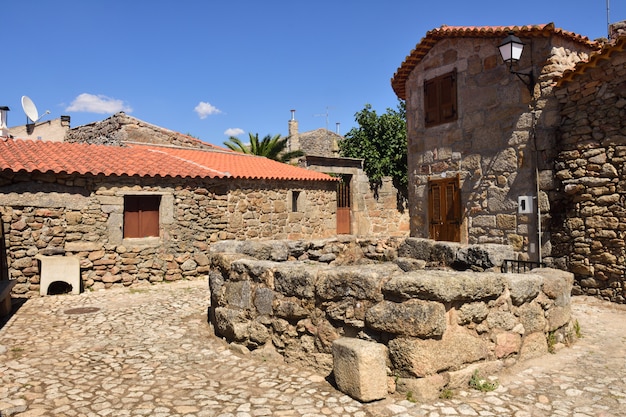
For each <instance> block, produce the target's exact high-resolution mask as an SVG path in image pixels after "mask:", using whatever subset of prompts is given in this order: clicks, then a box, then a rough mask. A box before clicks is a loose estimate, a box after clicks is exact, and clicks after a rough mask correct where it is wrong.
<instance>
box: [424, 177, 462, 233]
mask: <svg viewBox="0 0 626 417" xmlns="http://www.w3.org/2000/svg"><path fill="white" fill-rule="evenodd" d="M428 188H429V190H428V208H429V210H428V211H429V214H428V216H429V223H430V238H431V239H434V240H443V241H449V242H460V241H461V191H460V188H459V177H458V176H457V177H455V178H443V179H438V180H430V181H429V187H428Z"/></svg>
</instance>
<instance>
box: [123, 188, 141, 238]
mask: <svg viewBox="0 0 626 417" xmlns="http://www.w3.org/2000/svg"><path fill="white" fill-rule="evenodd" d="M124 237H125V238H126V237H131V238H132V237H140V234H139V201H138V200H137V199H134V198H126V199H124Z"/></svg>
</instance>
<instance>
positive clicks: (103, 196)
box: [0, 173, 336, 296]
mask: <svg viewBox="0 0 626 417" xmlns="http://www.w3.org/2000/svg"><path fill="white" fill-rule="evenodd" d="M294 190H296V191H299V192H300V194H299V195H300V196H299V207H298V210H297V211H294V210H293V208H292V206H291V193H292V192H293V191H294ZM137 194H151V195H159V196H161V204H160V209H159V211H160V212H159V217H160V236H159V237H158V238H157V237H155V238H145V239H124V238H123V232H122V230H123V211H124V196H125V195H137ZM335 210H336V195H335V184H333V183H302V182H287V181H274V182H273V181H241V180H239V181H236V182H233V181H230V180H227V181H224V180H207V181H199V180H188V179H187V180H182V179H158V180H156V179H137V178H105V177H78V176H72V175H57V176H55V175H51V174H32V175H30V174H25V173H19V174H6V173H5V174H1V175H0V215H1V217H2V223H3V227H4V234H5V240H6V247H7V255H8V264H9V274H10V276H11V278H13V279H17V281H18V283H17V285H16V286H15V287H14V288H13V294H14V295H18V296H20V295H21V296H34V295H37V294H38V291H39V265H38V262H37V261H36V259H35V258H34V256H35V255H37V254H39V253H43V254H46V253H59V252H60V253H65V254H68V255H76V256H78V257H79V258H80V266H81V276H82V283H83V286H84V288H86V289H99V288H106V287H111V286H117V285H132V284H134V283H138V282H157V281H172V280H179V279H184V278H186V277H198V276H206V274H207V273H208V270H209V263H208V258H207V255H206V252H207V250H208V248H209V246H210V245H211V243H213V242H217V241H219V240H222V239H252V240H254V239H268V238H280V239H290V238H298V237H302V236H315V237H320V238H321V237H328V236H333V235H334V234H335V231H336V224H335Z"/></svg>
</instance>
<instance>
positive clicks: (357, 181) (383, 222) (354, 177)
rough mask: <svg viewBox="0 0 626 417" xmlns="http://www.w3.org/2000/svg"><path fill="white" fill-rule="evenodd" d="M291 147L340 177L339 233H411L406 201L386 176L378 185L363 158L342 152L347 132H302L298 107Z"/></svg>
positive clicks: (305, 162) (305, 161)
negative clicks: (372, 182) (340, 150)
mask: <svg viewBox="0 0 626 417" xmlns="http://www.w3.org/2000/svg"><path fill="white" fill-rule="evenodd" d="M288 131H289V134H288V136H287V148H288V150H289V151H295V150H301V151H302V152H303V153H304V155H305V156H304V157H303V158H301V159H300V160H299V161H298V164H299V165H300V166H302V167H305V168H307V169H312V170H315V171H319V172H324V173H327V174H330V175H332V176H334V177H335V178H337V179H339V182H338V183H337V233H339V234H352V235H355V236H368V237H369V236H407V235H408V233H409V211H408V208H407V207H406V202H405V201H403V199H402V196H401V195H400V194H399V193H398V190H397V189H396V188H395V187H394V185H393V182H392V179H391V178H385V179H384V180H383V182H382V184H381V186H380V187H379V188H377V189H374V188H373V187H372V185H371V184H370V181H369V178H368V177H367V174H365V171H364V170H363V160H362V159H356V158H345V157H341V156H340V154H339V143H340V142H341V140H343V136H341V135H339V134H338V133H335V132H331V131H330V130H328V129H316V130H312V131H309V132H299V130H298V121H297V120H296V118H295V110H292V111H291V119H290V120H289V123H288Z"/></svg>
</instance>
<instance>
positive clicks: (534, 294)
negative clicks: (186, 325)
mask: <svg viewBox="0 0 626 417" xmlns="http://www.w3.org/2000/svg"><path fill="white" fill-rule="evenodd" d="M512 253H513V251H512V250H511V248H509V247H504V246H500V245H481V246H478V245H460V244H447V243H443V242H433V241H429V240H426V239H412V238H409V239H400V238H397V239H384V240H383V239H381V240H375V239H371V240H370V239H365V240H350V239H343V240H341V239H332V240H319V241H290V242H280V241H272V242H219V243H217V244H216V245H213V246H212V247H211V256H210V267H211V271H210V275H209V285H210V289H211V307H210V312H209V316H210V320H211V322H212V324H213V326H214V329H215V332H216V333H217V334H218V335H220V336H223V337H224V338H226V339H227V340H228V341H229V342H233V343H237V344H239V345H243V346H246V347H247V348H248V349H253V350H254V349H257V348H264V349H273V350H277V351H278V352H279V353H280V354H282V355H283V356H284V357H285V359H286V360H287V361H291V362H299V363H301V364H305V365H307V366H313V367H315V368H317V369H318V370H320V371H323V372H329V371H330V370H331V369H332V353H331V352H332V350H331V349H332V343H333V341H334V340H336V339H337V338H339V337H357V338H360V339H364V340H369V341H373V342H377V343H381V344H384V345H386V347H387V351H388V354H389V357H388V358H386V359H387V360H388V363H389V364H390V374H389V376H390V377H392V376H393V377H395V378H390V383H391V385H393V382H394V381H395V382H397V383H398V384H400V385H401V386H403V387H405V388H407V389H411V390H415V389H419V386H421V385H423V384H426V385H431V386H432V385H436V386H437V389H443V387H444V386H448V387H451V386H455V385H457V384H458V383H459V378H461V379H462V378H464V377H463V376H461V375H462V374H463V370H464V369H467V368H468V367H472V366H478V365H479V366H485V367H489V368H490V369H491V370H493V369H496V368H500V367H502V366H505V365H511V364H513V363H515V362H516V361H517V360H518V359H520V358H521V359H525V358H530V357H534V356H538V355H542V354H545V353H547V352H548V349H549V347H550V346H549V344H548V342H547V338H548V336H550V338H551V340H559V341H563V340H566V339H567V338H568V337H570V336H571V329H570V290H571V286H572V276H571V274H569V273H567V272H563V271H558V270H551V269H537V270H534V271H533V272H532V273H529V274H502V273H498V272H494V271H497V270H498V267H499V265H500V264H501V263H502V261H503V259H506V258H508V256H510V255H512ZM453 266H454V267H456V268H457V269H459V270H461V271H459V270H453V268H452V267H453ZM465 375H466V376H467V377H469V375H468V374H467V373H465ZM465 382H467V381H465ZM411 387H412V388H411ZM391 388H392V389H393V387H391ZM414 392H415V391H414Z"/></svg>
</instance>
